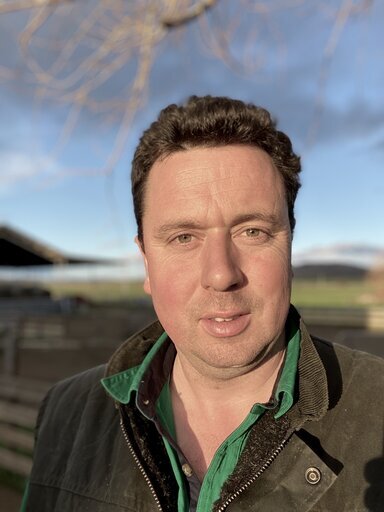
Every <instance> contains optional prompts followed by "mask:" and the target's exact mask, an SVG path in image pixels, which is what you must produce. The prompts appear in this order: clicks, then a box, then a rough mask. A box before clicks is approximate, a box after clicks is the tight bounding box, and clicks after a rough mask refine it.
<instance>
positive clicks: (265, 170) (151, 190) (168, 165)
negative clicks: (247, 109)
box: [145, 145, 284, 206]
mask: <svg viewBox="0 0 384 512" xmlns="http://www.w3.org/2000/svg"><path fill="white" fill-rule="evenodd" d="M247 192H248V193H251V194H253V196H254V197H255V198H257V197H258V196H259V199H261V198H262V196H264V197H265V198H266V199H268V198H269V199H271V198H272V196H282V195H284V184H283V180H282V177H281V175H280V173H279V171H278V170H277V169H276V167H275V166H274V163H273V161H272V159H271V158H270V156H269V155H268V154H267V153H266V152H265V151H263V150H261V149H259V148H256V147H253V146H238V145H236V146H224V147H214V148H194V149H190V150H186V151H180V152H177V153H172V154H171V155H169V156H167V157H166V158H164V159H161V160H157V161H156V162H155V164H154V165H153V167H152V169H151V171H150V174H149V177H148V181H147V184H146V193H145V203H146V206H149V205H148V203H151V202H152V201H156V202H158V201H161V200H164V201H166V202H165V203H164V206H166V203H167V202H168V201H170V200H171V199H172V201H175V200H177V199H179V200H180V201H183V200H187V199H189V198H191V196H196V197H198V196H205V195H207V194H209V195H211V196H218V195H228V194H232V195H233V197H235V196H236V195H237V196H239V199H240V198H241V197H240V196H241V195H242V193H247ZM275 199H276V197H275ZM167 200H168V201H167Z"/></svg>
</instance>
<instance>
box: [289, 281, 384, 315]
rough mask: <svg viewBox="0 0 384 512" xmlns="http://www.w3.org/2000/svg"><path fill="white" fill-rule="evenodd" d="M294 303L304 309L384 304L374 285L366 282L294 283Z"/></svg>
mask: <svg viewBox="0 0 384 512" xmlns="http://www.w3.org/2000/svg"><path fill="white" fill-rule="evenodd" d="M292 302H293V303H294V304H297V305H299V306H302V307H334V308H340V307H346V308H349V307H370V306H380V305H383V304H384V299H383V298H381V299H380V298H379V295H378V293H377V288H376V286H375V284H374V283H372V282H370V281H365V280H361V281H359V280H350V281H348V280H345V281H344V280H340V281H337V280H318V281H317V280H307V279H297V280H294V282H293V290H292Z"/></svg>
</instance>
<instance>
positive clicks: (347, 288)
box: [44, 279, 384, 307]
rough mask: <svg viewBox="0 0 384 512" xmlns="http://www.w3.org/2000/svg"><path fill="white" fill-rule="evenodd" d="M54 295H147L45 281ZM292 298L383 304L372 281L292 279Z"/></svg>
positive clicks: (120, 287)
mask: <svg viewBox="0 0 384 512" xmlns="http://www.w3.org/2000/svg"><path fill="white" fill-rule="evenodd" d="M44 287H45V288H48V289H49V290H50V291H51V293H52V294H53V296H54V297H55V298H59V297H65V296H68V295H75V296H76V295H77V296H80V297H84V298H85V299H88V300H91V301H92V302H94V303H96V304H97V303H102V302H103V303H105V302H124V301H129V300H132V299H137V298H140V299H142V298H143V297H146V295H145V293H144V291H143V286H142V283H141V282H139V281H130V282H128V281H123V282H117V281H108V282H107V281H95V282H70V283H61V282H56V283H50V284H49V283H48V284H46V283H44ZM292 302H293V303H295V304H297V305H299V306H302V307H306V306H307V307H370V306H379V305H384V297H383V295H381V297H379V293H378V287H377V285H376V284H375V283H373V282H372V281H368V280H367V281H363V280H361V281H359V280H349V281H348V280H339V281H337V280H314V279H312V280H308V279H295V280H294V282H293V292H292Z"/></svg>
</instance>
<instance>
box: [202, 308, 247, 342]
mask: <svg viewBox="0 0 384 512" xmlns="http://www.w3.org/2000/svg"><path fill="white" fill-rule="evenodd" d="M250 321H251V315H250V314H249V313H239V314H228V313H226V314H219V313H217V314H214V315H210V316H205V317H203V318H201V319H200V325H201V326H202V328H203V329H204V330H205V331H206V332H207V333H208V334H209V335H210V336H214V337H215V338H230V337H232V336H238V335H239V334H241V333H242V332H243V331H245V329H246V328H247V327H248V325H249V323H250Z"/></svg>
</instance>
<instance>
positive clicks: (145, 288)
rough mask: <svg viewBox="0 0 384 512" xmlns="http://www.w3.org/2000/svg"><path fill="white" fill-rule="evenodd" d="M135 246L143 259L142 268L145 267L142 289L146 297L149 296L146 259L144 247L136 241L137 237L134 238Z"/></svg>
mask: <svg viewBox="0 0 384 512" xmlns="http://www.w3.org/2000/svg"><path fill="white" fill-rule="evenodd" d="M135 244H136V245H137V247H138V248H139V250H140V253H141V256H142V257H143V261H144V266H145V279H144V283H143V288H144V291H145V293H148V295H151V283H150V280H149V273H148V261H147V257H146V255H145V252H144V247H143V246H142V243H141V242H140V240H139V239H138V237H137V236H135Z"/></svg>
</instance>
